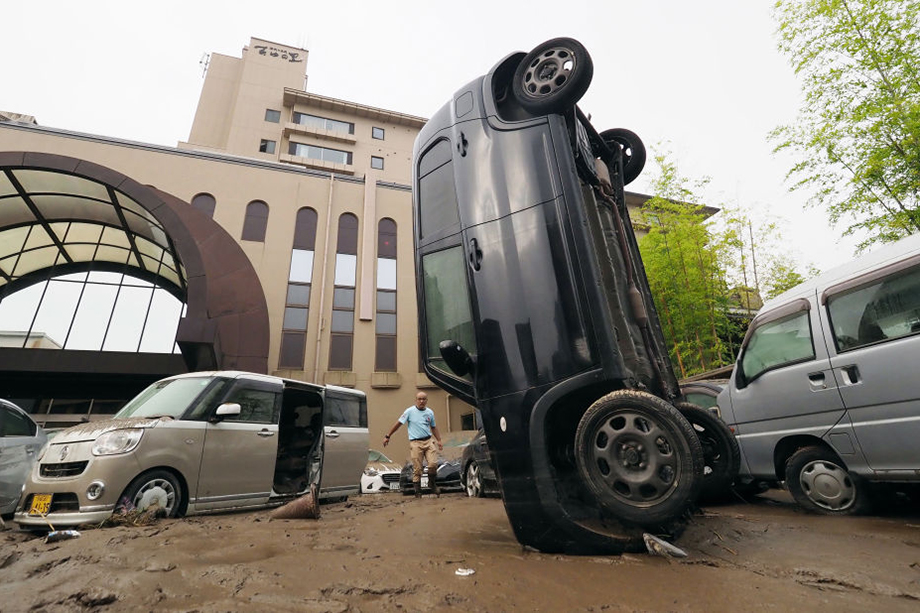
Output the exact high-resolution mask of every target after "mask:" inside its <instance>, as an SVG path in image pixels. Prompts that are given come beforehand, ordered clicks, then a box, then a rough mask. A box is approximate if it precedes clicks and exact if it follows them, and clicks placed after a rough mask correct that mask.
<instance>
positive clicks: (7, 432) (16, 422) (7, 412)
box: [0, 406, 35, 436]
mask: <svg viewBox="0 0 920 613" xmlns="http://www.w3.org/2000/svg"><path fill="white" fill-rule="evenodd" d="M0 436H35V424H34V423H32V421H31V420H30V419H28V418H27V417H26V416H25V415H23V414H22V413H20V412H19V411H14V410H13V409H10V408H9V407H4V406H0Z"/></svg>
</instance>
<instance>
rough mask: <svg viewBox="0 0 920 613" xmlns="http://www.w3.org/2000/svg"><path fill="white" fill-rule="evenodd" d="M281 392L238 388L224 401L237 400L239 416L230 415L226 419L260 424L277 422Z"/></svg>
mask: <svg viewBox="0 0 920 613" xmlns="http://www.w3.org/2000/svg"><path fill="white" fill-rule="evenodd" d="M280 396H281V394H276V393H275V392H269V391H265V390H253V389H237V390H235V391H233V392H231V393H230V396H229V397H227V398H226V399H225V400H224V402H237V403H239V405H240V414H239V416H236V415H230V416H227V417H226V421H243V422H254V423H260V424H270V423H275V422H277V421H278V420H277V412H278V410H279V408H280V407H279V406H276V405H280V403H279V402H278V399H279V397H280Z"/></svg>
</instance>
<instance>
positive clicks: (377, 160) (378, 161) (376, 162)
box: [371, 155, 383, 170]
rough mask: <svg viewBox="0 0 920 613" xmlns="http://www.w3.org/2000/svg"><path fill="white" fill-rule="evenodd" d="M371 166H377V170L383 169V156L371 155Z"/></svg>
mask: <svg viewBox="0 0 920 613" xmlns="http://www.w3.org/2000/svg"><path fill="white" fill-rule="evenodd" d="M371 168H376V169H377V170H383V158H381V157H377V156H376V155H372V156H371Z"/></svg>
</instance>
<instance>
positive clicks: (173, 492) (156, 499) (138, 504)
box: [123, 470, 182, 517]
mask: <svg viewBox="0 0 920 613" xmlns="http://www.w3.org/2000/svg"><path fill="white" fill-rule="evenodd" d="M123 497H124V498H127V499H128V500H129V501H131V504H133V505H134V508H135V509H137V510H139V511H146V510H147V509H148V508H149V507H150V506H151V505H153V504H156V505H158V506H159V507H160V508H161V509H163V510H164V514H165V516H166V517H175V516H176V515H178V514H179V509H180V508H182V486H180V485H179V481H178V479H176V477H175V475H173V474H172V473H171V472H168V471H165V470H151V471H149V472H146V473H144V474H142V475H141V476H139V477H137V478H136V479H135V480H134V481H132V482H131V484H130V485H128V488H127V489H126V490H125V494H124V496H123Z"/></svg>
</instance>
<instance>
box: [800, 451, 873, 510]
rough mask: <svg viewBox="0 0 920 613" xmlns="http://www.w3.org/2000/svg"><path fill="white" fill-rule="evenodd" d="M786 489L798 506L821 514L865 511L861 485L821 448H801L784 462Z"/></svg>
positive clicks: (863, 491) (865, 501) (863, 488)
mask: <svg viewBox="0 0 920 613" xmlns="http://www.w3.org/2000/svg"><path fill="white" fill-rule="evenodd" d="M786 487H788V488H789V493H790V494H792V497H793V498H795V501H796V502H798V503H799V504H800V505H802V507H804V508H806V509H808V510H809V511H812V512H815V513H821V514H823V515H857V514H859V513H864V512H865V511H867V510H868V508H869V496H868V492H867V491H866V486H865V483H864V482H863V481H862V480H861V479H859V478H858V477H856V476H855V475H851V474H850V473H849V472H848V471H847V468H846V465H845V464H844V463H843V462H842V461H841V460H840V459H839V458H838V457H837V456H836V454H834V453H832V452H831V451H829V450H827V449H824V448H822V447H817V446H812V447H803V448H802V449H799V450H798V451H796V452H795V453H794V454H792V456H791V457H790V458H789V460H787V461H786Z"/></svg>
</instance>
